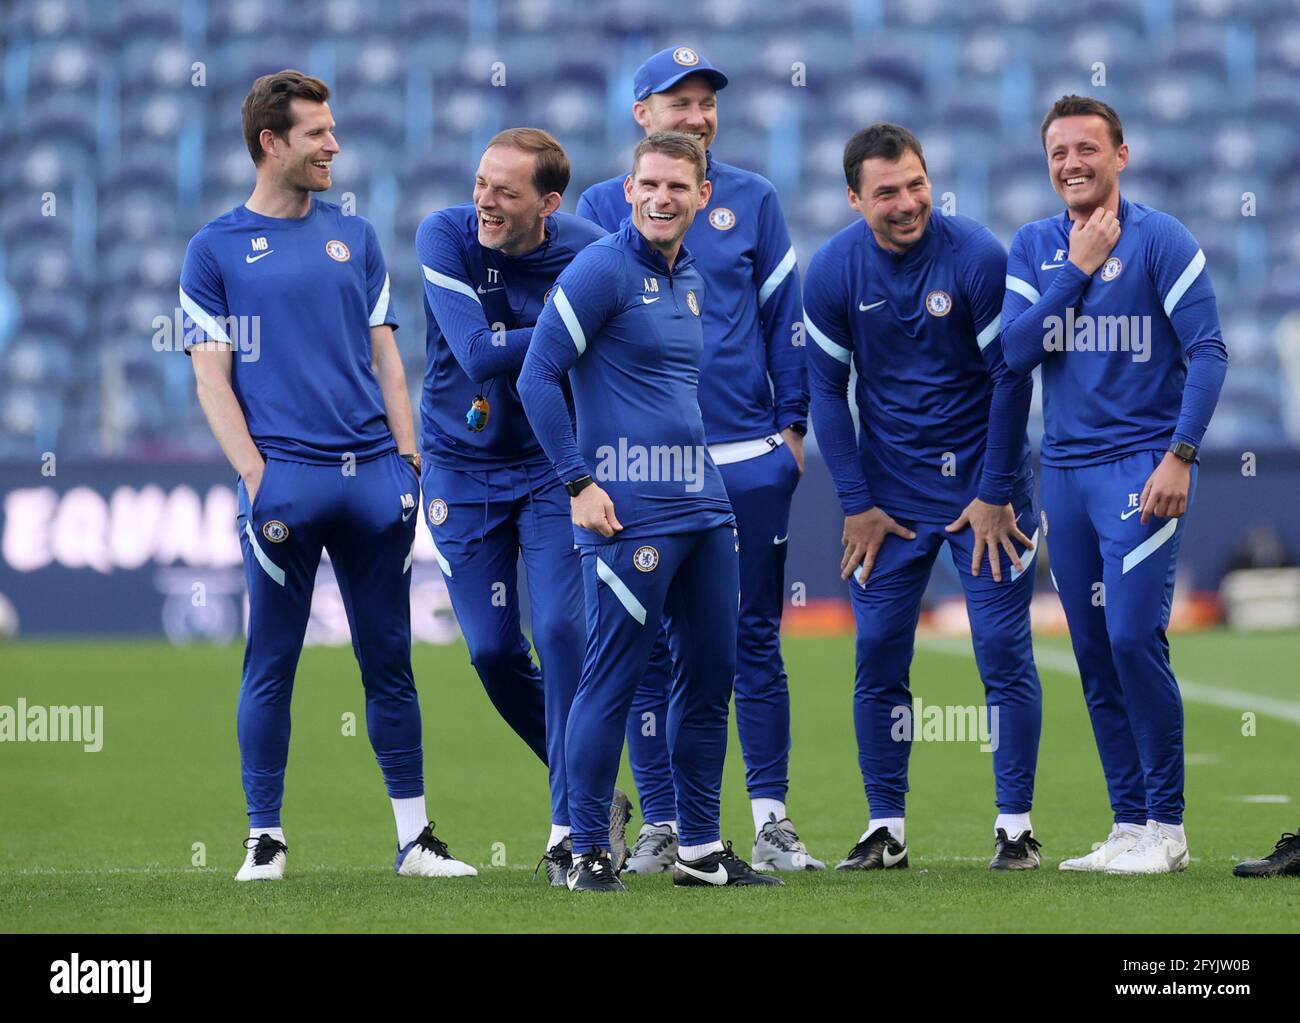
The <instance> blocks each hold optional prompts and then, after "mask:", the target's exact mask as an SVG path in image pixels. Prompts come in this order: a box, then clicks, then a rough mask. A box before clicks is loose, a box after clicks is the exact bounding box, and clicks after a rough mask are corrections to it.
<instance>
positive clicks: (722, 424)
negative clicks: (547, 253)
mask: <svg viewBox="0 0 1300 1023" xmlns="http://www.w3.org/2000/svg"><path fill="white" fill-rule="evenodd" d="M726 84H727V78H726V76H725V75H723V73H722V72H721V71H719V70H718V69H717V68H715V67H713V66H712V65H711V64H710V63H709V62H708V61H707V60H705V59H704V58H703V57H702V56H701V55H700V54H698V53H697V52H696V51H695V50H693V49H691V48H690V47H688V46H678V47H670V48H668V49H666V50H661V51H660V52H659V53H656V54H655V55H654V56H653V57H651V58H650V59H649V60H647V61H646V62H645V63H644V64H642V65H641V67H640V68H638V69H637V72H636V76H635V78H634V80H633V89H634V93H635V97H636V102H635V103H633V105H632V116H633V117H634V118H636V121H637V123H638V124H639V125H640V126H641V127H642V128H644V129H645V132H646V134H650V133H651V132H655V131H680V132H684V133H686V134H688V135H691V136H692V137H693V138H695V139H696V140H697V141H698V142H699V144H700V145H701V146H703V147H704V149H705V156H706V159H707V161H708V162H707V172H706V178H707V180H708V182H709V185H710V187H711V189H712V194H711V195H710V197H709V202H708V206H707V207H706V208H705V210H706V212H705V213H702V214H701V216H699V217H697V218H695V221H694V223H693V224H692V225H691V227H690V229H689V230H688V231H687V234H686V244H687V245H688V247H689V248H690V251H691V254H692V255H693V256H694V257H695V260H696V265H697V267H698V268H699V270H700V273H701V274H702V275H703V276H704V278H705V280H706V281H707V283H708V288H709V301H708V302H706V303H705V304H704V307H703V310H702V314H701V315H702V319H703V322H704V358H703V361H702V362H701V364H700V411H701V413H702V415H703V418H704V432H705V436H706V437H707V439H708V442H709V451H710V454H712V456H713V461H714V463H715V464H716V465H717V466H718V468H719V470H720V471H721V472H722V481H723V483H724V484H725V485H726V488H727V496H728V497H729V498H730V499H731V506H732V508H733V509H734V510H735V513H736V528H737V530H738V532H739V534H740V550H741V559H740V635H739V638H738V640H737V649H736V678H735V694H736V726H737V729H738V731H739V733H740V746H741V750H742V752H743V753H744V756H745V784H746V788H747V789H748V790H749V799H750V808H751V810H752V811H753V817H754V834H755V839H754V854H753V864H754V867H755V869H758V870H815V869H820V868H821V867H822V866H823V864H822V863H821V861H820V860H817V859H814V858H813V857H812V856H810V855H809V854H808V850H807V848H806V847H805V846H804V844H803V842H801V841H800V839H799V836H798V834H797V833H796V832H795V829H794V825H793V824H791V823H790V821H789V819H788V818H787V816H786V808H785V799H786V789H787V788H788V784H789V782H788V762H789V754H790V695H789V690H788V687H787V684H786V674H785V665H784V664H783V662H782V660H781V611H782V608H783V606H784V594H785V556H786V550H787V545H786V538H787V537H788V535H789V523H790V501H791V498H792V497H793V495H794V488H795V486H796V484H797V483H798V482H799V476H800V475H801V474H802V472H803V437H804V434H805V433H806V432H807V418H808V383H807V372H806V369H805V365H804V349H803V347H802V345H801V344H796V343H795V342H796V341H797V340H799V341H801V340H802V336H803V335H802V332H797V331H796V324H797V323H798V322H799V319H800V313H801V309H800V301H801V300H800V294H799V273H798V270H797V268H796V266H795V254H794V247H793V246H792V245H791V244H790V232H789V231H788V230H787V229H786V225H785V217H784V216H783V215H782V213H781V203H780V199H779V198H778V197H777V194H776V189H775V188H773V187H772V183H771V182H770V181H768V180H767V179H766V178H763V177H761V176H760V175H758V174H752V173H750V172H749V171H745V170H741V169H740V168H739V167H733V166H731V165H729V164H725V163H722V162H720V161H718V160H715V159H714V158H713V155H712V154H711V153H710V152H709V151H708V150H709V146H710V145H711V144H712V142H713V139H714V137H715V136H716V135H717V130H718V101H717V90H719V89H722V88H723V87H724V86H726ZM624 181H625V176H623V175H620V176H619V177H615V178H610V179H609V180H608V181H603V182H601V183H600V184H598V185H593V186H592V187H591V188H589V189H587V190H586V191H585V192H583V194H582V198H581V199H579V200H578V213H579V215H580V216H585V217H589V218H591V219H592V220H594V221H596V222H597V223H598V224H600V225H601V226H602V227H604V228H605V229H606V230H608V231H617V230H618V228H619V225H620V224H622V222H623V221H624V220H626V219H627V216H628V213H629V207H628V202H627V199H626V197H625V196H624V191H623V185H624ZM671 669H672V664H671V661H670V659H669V656H668V644H667V639H666V637H664V636H661V637H660V639H659V642H658V643H657V644H656V646H655V651H654V654H653V655H652V657H651V666H650V669H649V671H648V672H647V674H646V677H645V679H644V680H643V682H642V684H641V686H640V688H639V689H638V690H637V696H636V699H635V700H634V701H633V704H632V713H631V715H630V716H629V718H628V723H627V740H628V754H629V756H628V759H629V760H630V762H631V765H632V774H633V777H634V778H635V779H636V783H637V790H638V792H639V794H640V797H641V811H642V816H643V818H644V820H645V824H644V826H643V827H642V829H641V834H640V836H639V837H638V839H637V842H636V845H635V846H634V847H633V849H632V853H631V855H630V856H629V858H628V863H627V868H626V869H627V870H629V871H631V872H633V873H641V874H650V873H657V872H658V871H661V870H667V869H669V868H671V867H672V865H673V862H674V860H675V859H676V855H677V834H676V829H677V820H676V818H677V811H676V806H675V804H674V801H673V784H672V771H671V768H670V767H669V762H668V744H667V740H666V737H665V735H664V732H663V722H664V719H665V717H666V715H667V709H668V692H669V688H670V685H671V678H670V673H671Z"/></svg>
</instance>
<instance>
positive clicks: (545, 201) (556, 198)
mask: <svg viewBox="0 0 1300 1023" xmlns="http://www.w3.org/2000/svg"><path fill="white" fill-rule="evenodd" d="M563 201H564V196H562V195H560V193H559V192H547V193H546V194H545V195H544V196H542V219H543V220H545V219H546V218H547V217H549V216H550V215H551V214H552V213H554V212H555V211H556V210H558V209H559V208H560V203H562V202H563Z"/></svg>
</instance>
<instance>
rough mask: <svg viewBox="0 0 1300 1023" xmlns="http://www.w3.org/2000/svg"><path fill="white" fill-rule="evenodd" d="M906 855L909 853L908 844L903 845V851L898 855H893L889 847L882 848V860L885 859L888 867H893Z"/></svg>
mask: <svg viewBox="0 0 1300 1023" xmlns="http://www.w3.org/2000/svg"><path fill="white" fill-rule="evenodd" d="M906 855H907V846H903V851H902V852H900V853H899V854H898V855H897V856H891V855H890V853H889V850H888V849H881V850H880V858H881V860H882V861H884V864H885V866H886V867H892V866H893V865H894V864H895V863H898V862H899V861H900V860H901V859H902V858H903V857H904V856H906Z"/></svg>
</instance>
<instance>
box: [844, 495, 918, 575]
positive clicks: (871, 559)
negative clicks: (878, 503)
mask: <svg viewBox="0 0 1300 1023" xmlns="http://www.w3.org/2000/svg"><path fill="white" fill-rule="evenodd" d="M890 533H893V534H894V535H895V536H901V537H902V538H903V539H904V540H915V539H916V534H915V533H913V532H912V531H911V530H910V529H907V528H905V527H903V526H900V525H899V524H898V523H897V522H895V521H894V520H893V519H892V518H890V517H889V515H888V514H887V513H886V512H885V511H883V510H882V509H880V508H872V509H871V510H870V511H864V512H859V513H858V514H857V515H847V516H845V518H844V536H843V538H842V539H841V541H840V542H841V543H843V544H844V557H842V558H841V559H840V578H841V579H848V578H849V576H851V575H852V574H853V570H854V569H855V568H857V567H858V565H861V566H862V575H861V577H860V578H859V579H858V582H859V583H861V584H862V585H863V586H866V585H867V580H868V579H869V578H871V569H872V568H873V567H874V566H875V564H876V555H877V554H878V553H879V552H880V546H881V544H883V543H884V542H885V537H886V536H888V535H889V534H890Z"/></svg>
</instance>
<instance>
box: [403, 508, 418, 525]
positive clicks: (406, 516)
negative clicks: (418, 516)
mask: <svg viewBox="0 0 1300 1023" xmlns="http://www.w3.org/2000/svg"><path fill="white" fill-rule="evenodd" d="M414 514H415V509H414V508H412V509H411V510H410V511H404V512H402V521H403V522H406V521H407V520H408V519H410V517H411V516H412V515H414Z"/></svg>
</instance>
